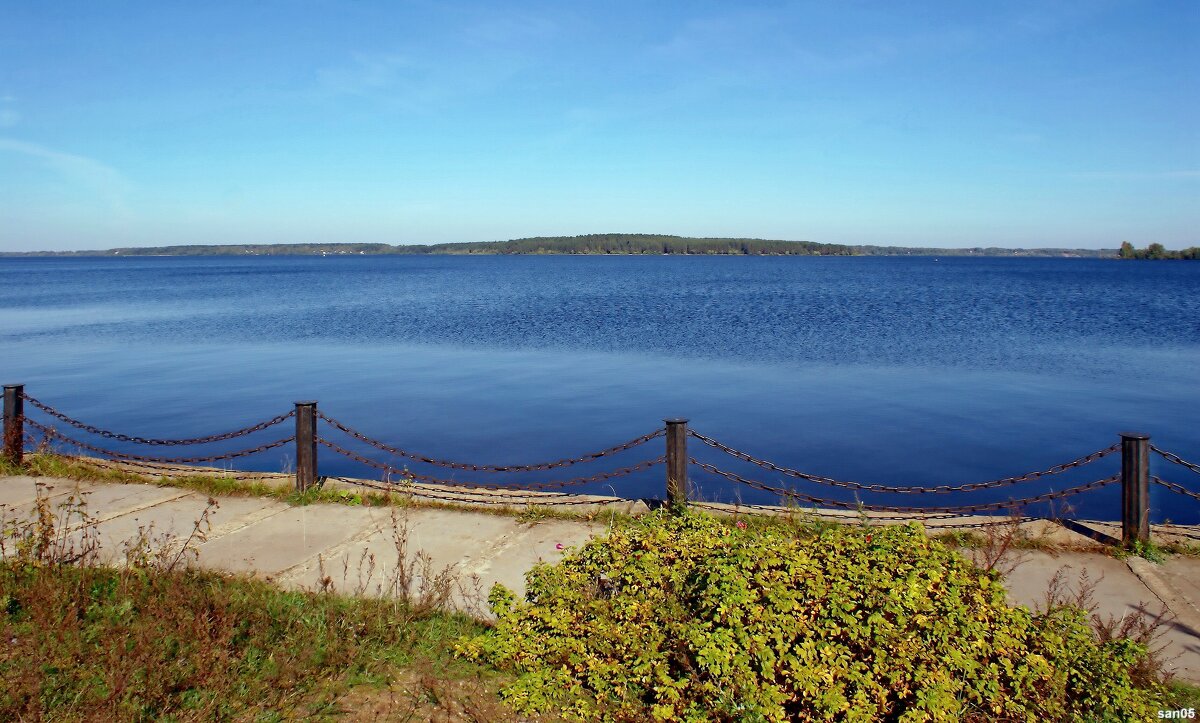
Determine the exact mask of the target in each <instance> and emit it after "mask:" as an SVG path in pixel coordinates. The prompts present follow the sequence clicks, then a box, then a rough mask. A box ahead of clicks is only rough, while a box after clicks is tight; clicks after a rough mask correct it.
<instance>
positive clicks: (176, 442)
mask: <svg viewBox="0 0 1200 723" xmlns="http://www.w3.org/2000/svg"><path fill="white" fill-rule="evenodd" d="M23 396H24V397H25V401H27V402H29V403H30V404H32V405H33V406H35V407H37V408H38V409H40V410H42V411H43V412H45V413H46V414H48V415H50V416H51V417H54V418H55V419H57V420H59V421H61V422H64V423H66V424H69V425H71V426H72V427H75V428H77V429H82V430H83V431H85V432H88V433H90V434H95V435H97V436H99V437H104V438H105V439H115V440H117V441H119V442H132V443H133V444H145V445H150V446H156V447H183V446H187V445H193V444H208V443H210V442H224V441H225V440H227V439H235V438H237V437H244V436H246V435H247V434H253V433H254V432H259V431H262V430H264V429H267V428H268V427H274V426H275V425H276V424H280V423H282V422H285V421H287V420H288V419H291V418H292V417H294V416H296V412H295V410H292V411H290V412H288V413H287V414H280V415H279V416H278V417H272V418H271V419H268V420H266V421H263V422H259V423H258V424H255V425H252V426H249V427H243V428H241V429H235V430H234V431H232V432H224V433H222V434H213V435H210V436H208V437H195V438H193V439H149V438H146V437H133V436H130V435H128V434H119V433H117V432H110V431H109V430H107V429H101V428H99V427H94V426H92V425H90V424H87V423H86V422H81V421H79V420H78V419H74V418H72V417H69V416H67V415H66V414H64V413H62V412H61V411H59V410H57V409H55V408H54V407H51V406H50V405H48V404H45V403H43V402H40V401H38V400H37V399H34V398H33V397H31V396H29V395H28V394H25V395H23Z"/></svg>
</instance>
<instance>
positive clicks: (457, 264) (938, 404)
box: [0, 257, 1200, 522]
mask: <svg viewBox="0 0 1200 723" xmlns="http://www.w3.org/2000/svg"><path fill="white" fill-rule="evenodd" d="M0 345H2V346H0V349H2V350H3V356H2V358H0V376H2V377H3V381H5V382H6V383H11V382H24V383H26V384H27V391H28V393H29V394H31V395H33V396H35V397H38V398H40V399H42V400H44V401H47V402H49V403H51V404H53V405H55V406H57V407H59V408H60V409H63V410H64V411H66V412H68V413H70V414H72V415H74V416H76V417H79V418H82V419H84V420H86V421H93V422H95V423H97V424H99V425H100V426H104V427H107V428H110V429H115V430H117V431H120V432H125V433H129V434H140V435H143V436H191V435H199V434H206V433H211V432H217V431H224V430H227V429H232V428H234V427H236V426H241V425H243V424H246V423H250V422H254V421H258V420H259V419H261V418H265V417H268V416H272V415H274V414H277V413H280V412H281V411H286V410H287V409H290V408H291V403H292V402H293V401H295V400H299V399H317V400H319V401H320V405H321V408H322V410H323V411H325V412H326V413H328V414H331V415H333V416H335V417H338V418H340V419H343V420H344V421H346V422H348V423H349V424H351V425H352V426H357V427H359V428H361V429H363V430H364V431H366V432H368V433H370V434H372V435H374V436H377V437H380V438H382V439H384V440H387V441H389V442H391V443H393V444H396V445H399V446H403V447H405V448H408V449H412V450H415V451H418V452H422V453H426V454H430V455H434V456H442V457H451V458H457V459H464V460H467V461H477V462H490V463H505V462H518V463H519V462H532V461H540V460H542V459H552V458H557V457H561V456H565V455H574V454H578V453H583V452H588V451H591V450H593V449H598V448H601V447H605V446H608V445H610V444H612V443H615V442H619V441H623V440H624V439H627V438H630V437H633V436H636V435H638V434H641V433H643V432H646V431H649V430H651V429H653V428H655V427H657V426H659V425H660V424H661V420H662V418H663V417H667V416H683V417H688V418H690V419H691V424H692V426H693V427H694V428H695V429H697V430H699V431H701V432H704V433H705V434H708V435H710V436H714V437H717V438H719V439H721V440H723V441H725V442H727V443H728V444H731V445H732V446H735V447H740V448H743V449H746V450H747V451H749V452H752V453H755V454H757V455H759V456H762V457H765V458H768V459H772V460H775V461H778V462H780V463H782V464H786V465H791V466H795V467H800V468H802V469H804V470H806V471H809V472H813V473H816V474H822V475H826V476H831V477H837V478H841V479H854V480H860V481H864V482H882V483H888V484H901V485H903V484H943V483H958V482H970V481H980V480H986V479H991V478H994V477H999V476H1006V475H1010V474H1016V473H1021V472H1025V471H1028V470H1032V469H1037V468H1042V467H1046V466H1049V465H1051V464H1054V463H1057V462H1061V461H1065V460H1068V459H1071V458H1073V457H1076V456H1079V455H1082V454H1085V453H1087V452H1090V451H1093V450H1095V449H1098V448H1101V447H1105V446H1108V445H1109V444H1111V443H1112V442H1114V441H1116V440H1117V432H1118V431H1123V430H1133V431H1144V432H1147V433H1149V434H1151V435H1152V438H1153V441H1154V442H1155V443H1156V444H1158V445H1159V446H1161V447H1164V448H1167V449H1171V450H1174V451H1176V452H1178V453H1179V454H1181V455H1182V456H1184V457H1187V458H1191V459H1195V458H1200V425H1198V424H1197V422H1198V421H1200V384H1197V370H1198V369H1200V264H1194V263H1191V264H1189V263H1166V262H1160V263H1149V262H1144V263H1121V262H1116V261H1100V260H1077V259H966V258H945V259H941V260H940V261H934V260H933V259H930V258H740V257H736V258H735V257H707V258H706V257H650V258H645V257H350V258H346V257H340V258H339V257H326V258H321V257H274V258H233V257H228V258H218V257H208V258H190V259H189V258H138V259H118V258H103V259H0ZM286 433H287V432H284V433H283V434H277V433H276V432H275V431H272V432H267V433H264V436H262V437H260V438H256V441H257V440H259V439H261V441H267V440H270V439H274V438H275V437H277V436H284V434H286ZM233 446H237V445H233ZM218 447H219V445H218ZM661 447H662V444H661V441H658V440H656V441H655V442H653V443H651V445H650V446H648V447H644V448H642V449H639V450H637V451H631V452H628V453H626V454H625V455H623V456H621V457H619V458H618V459H616V460H614V461H613V465H615V466H622V465H625V464H631V463H634V462H637V461H640V460H641V459H644V458H647V457H651V456H657V455H658V454H660V453H661ZM692 447H693V451H694V452H695V453H697V455H698V456H701V457H703V458H705V459H707V460H709V461H714V462H715V461H717V460H718V459H719V458H718V457H716V456H715V455H713V454H709V452H711V451H712V450H707V449H703V448H700V447H699V445H698V443H696V442H694V441H693V443H692ZM227 448H229V447H227ZM355 448H356V449H357V447H355ZM209 449H215V448H209ZM322 454H323V456H322V459H321V472H322V473H325V474H350V473H362V472H363V470H362V469H361V468H359V467H357V466H356V465H355V464H354V463H352V462H349V461H341V460H338V459H336V458H334V457H333V456H332V455H330V454H327V453H325V450H322ZM287 456H288V454H286V453H282V452H279V451H278V450H276V451H275V452H274V453H267V454H265V455H263V456H261V457H257V458H253V461H252V462H247V463H246V464H245V466H247V467H253V468H257V469H271V470H278V469H279V468H280V467H281V465H284V464H287V462H288V459H286V457H287ZM1117 464H1118V463H1117V461H1116V458H1115V457H1113V458H1109V459H1105V460H1102V461H1101V462H1099V463H1097V464H1096V465H1092V466H1091V467H1089V468H1087V469H1085V470H1080V471H1079V473H1078V474H1074V475H1064V476H1063V477H1059V478H1056V479H1055V480H1053V481H1052V482H1049V483H1045V484H1034V485H1032V486H1020V487H1017V488H1008V489H1006V490H1001V491H999V492H996V493H990V496H988V494H984V495H974V496H972V497H971V498H970V499H971V500H977V501H992V500H1000V499H1006V498H1007V497H1008V496H1010V495H1014V494H1015V495H1016V496H1026V495H1028V494H1037V493H1040V492H1044V491H1046V490H1047V489H1051V488H1054V489H1061V488H1063V487H1065V486H1070V485H1073V484H1078V483H1081V482H1087V481H1091V480H1093V479H1097V478H1100V477H1105V476H1108V475H1109V474H1112V473H1113V472H1115V470H1116V468H1117ZM722 466H724V467H726V468H728V469H731V470H733V471H737V472H743V473H747V472H749V471H750V470H749V469H748V468H747V467H745V466H744V465H740V464H738V463H735V462H733V461H732V460H730V461H728V462H725V461H722ZM604 468H605V466H604V464H597V465H595V466H589V467H586V468H575V470H586V472H587V473H591V472H592V471H594V470H595V471H599V470H602V469H604ZM575 470H572V472H574V471H575ZM1177 470H1178V471H1177ZM421 471H425V472H432V470H427V469H426V470H421ZM1152 471H1153V472H1155V473H1158V474H1161V475H1162V476H1164V477H1165V478H1167V479H1171V480H1174V481H1177V482H1180V483H1183V484H1187V485H1188V486H1190V487H1192V488H1193V489H1200V476H1196V475H1193V474H1192V473H1190V472H1187V471H1186V470H1183V469H1182V468H1179V467H1175V466H1174V465H1168V464H1167V463H1165V462H1162V461H1161V460H1157V459H1156V461H1155V462H1154V463H1153V466H1152ZM443 476H445V475H443ZM747 476H751V475H747ZM753 476H754V477H755V478H757V479H761V480H763V481H767V482H771V483H774V482H776V481H778V478H777V477H775V476H772V475H769V474H767V473H758V474H756V475H753ZM457 477H458V478H460V479H466V478H472V477H471V475H467V474H460V475H457ZM662 477H663V473H662V470H661V468H658V469H655V470H653V471H651V472H650V473H648V474H644V475H640V476H637V477H634V478H632V479H626V480H624V481H619V482H614V483H613V484H612V487H613V489H614V491H616V492H618V493H620V494H623V495H626V496H643V495H647V496H661V490H662ZM532 478H536V476H535V477H531V479H532ZM695 482H696V483H697V484H698V485H699V487H700V489H701V491H702V493H703V494H704V495H706V496H709V497H710V498H724V499H731V498H733V497H735V496H737V497H740V498H741V499H743V500H746V501H759V502H764V501H770V500H769V499H767V498H764V497H763V496H761V495H760V494H756V493H754V492H753V491H752V490H748V489H743V490H742V491H740V492H735V491H733V490H731V489H729V486H728V485H727V484H722V483H718V482H716V481H714V480H712V479H710V478H708V477H707V476H706V475H705V474H704V473H702V472H700V473H697V474H696V475H695ZM601 489H606V488H601ZM802 489H805V490H807V491H811V492H816V493H820V494H829V492H827V491H825V490H822V489H819V488H815V487H812V486H805V487H802ZM833 496H835V497H837V498H838V499H852V498H850V497H847V496H846V495H844V494H841V495H839V494H836V492H835V493H834V494H833ZM926 499H927V500H928V501H929V502H935V501H936V502H942V499H940V498H939V499H937V500H934V499H929V498H921V500H918V501H922V500H926ZM1076 499H1079V500H1080V501H1079V502H1078V503H1077V504H1076V508H1077V512H1078V513H1079V514H1081V515H1086V516H1094V517H1104V518H1113V517H1116V516H1117V511H1118V504H1119V503H1118V499H1119V496H1118V490H1117V488H1116V487H1110V488H1107V489H1106V490H1104V491H1101V492H1097V493H1092V494H1089V495H1087V496H1086V497H1085V498H1076ZM864 500H866V501H877V502H885V503H888V502H890V503H900V504H905V503H911V502H912V499H896V498H887V497H872V498H864ZM1153 500H1154V503H1155V506H1156V508H1157V510H1158V515H1157V518H1161V517H1162V516H1164V515H1165V516H1167V517H1169V518H1170V519H1172V520H1175V521H1189V522H1196V521H1200V514H1197V510H1196V505H1195V503H1193V502H1191V501H1189V500H1187V499H1186V498H1182V497H1178V496H1175V495H1170V494H1169V493H1166V492H1165V491H1164V492H1162V493H1161V494H1160V493H1159V492H1157V491H1155V493H1154V495H1153ZM958 501H964V500H962V499H960V500H958Z"/></svg>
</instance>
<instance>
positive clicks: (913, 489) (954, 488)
mask: <svg viewBox="0 0 1200 723" xmlns="http://www.w3.org/2000/svg"><path fill="white" fill-rule="evenodd" d="M688 436H690V437H693V438H695V439H698V440H700V441H701V442H703V443H704V444H707V445H708V446H710V447H712V448H713V449H717V450H720V451H722V452H724V453H725V454H727V455H729V456H730V457H734V458H737V459H740V460H742V461H743V462H749V463H750V464H753V465H757V466H759V467H762V468H763V469H766V470H770V471H772V472H778V473H779V474H783V475H786V476H788V477H795V478H797V479H803V480H807V481H809V482H815V483H817V484H823V485H829V486H830V487H841V488H842V489H848V490H857V491H862V492H891V493H898V494H928V493H943V494H944V493H949V492H973V491H975V490H986V489H993V488H996V487H1005V486H1008V485H1014V484H1017V483H1020V482H1030V481H1032V480H1036V479H1040V478H1042V477H1048V476H1051V475H1056V474H1061V473H1062V472H1066V471H1067V470H1069V469H1074V468H1076V467H1082V466H1083V465H1085V464H1090V463H1092V462H1095V461H1096V460H1098V459H1102V458H1104V457H1107V456H1108V455H1110V454H1112V453H1113V452H1116V451H1117V450H1118V449H1120V448H1121V445H1120V444H1114V445H1112V446H1111V447H1105V448H1104V449H1101V450H1098V451H1096V452H1092V453H1091V454H1089V455H1086V456H1084V457H1080V458H1079V459H1075V460H1072V461H1070V462H1064V463H1062V464H1056V465H1054V466H1053V467H1050V468H1048V469H1044V470H1040V471H1037V472H1026V473H1025V474H1023V475H1018V476H1015V477H1004V478H1001V479H995V480H990V481H988V482H968V483H966V484H960V485H931V486H921V485H909V486H906V487H898V486H892V485H882V484H863V483H861V482H851V481H847V480H837V479H833V478H831V477H822V476H820V475H814V474H808V473H807V472H801V471H799V470H795V469H790V468H788V467H781V466H779V465H777V464H775V463H773V462H768V461H766V460H762V459H758V458H757V457H754V456H753V455H750V454H747V453H745V452H741V451H739V450H736V449H734V448H733V447H729V446H727V445H724V444H722V443H720V442H718V441H717V440H715V439H713V438H711V437H706V436H704V435H703V434H700V433H699V432H695V431H692V430H688Z"/></svg>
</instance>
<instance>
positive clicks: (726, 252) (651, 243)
mask: <svg viewBox="0 0 1200 723" xmlns="http://www.w3.org/2000/svg"><path fill="white" fill-rule="evenodd" d="M1155 246H1157V247H1158V248H1159V249H1161V248H1162V246H1161V245H1160V244H1151V248H1154V247H1155ZM1131 248H1132V247H1131ZM1194 251H1196V249H1189V250H1188V251H1185V252H1166V253H1168V254H1173V253H1188V252H1194ZM350 254H353V255H385V254H386V255H390V254H463V255H465V254H492V255H516V254H533V255H537V254H578V255H611V254H622V255H663V254H666V255H723V256H1060V257H1077V258H1115V257H1117V256H1118V251H1117V250H1116V249H1051V248H1040V249H1008V248H995V247H990V248H982V247H976V248H957V249H944V248H919V247H914V248H910V247H903V246H870V245H863V246H850V245H843V244H824V243H815V242H812V241H777V240H768V239H751V238H690V237H686V236H669V235H661V234H623V233H609V234H588V235H583V236H538V237H533V238H521V239H512V240H509V241H484V242H473V243H442V244H399V245H391V244H381V243H302V244H231V245H215V244H214V245H210V244H197V245H177V246H147V247H123V248H112V249H104V250H94V251H31V252H8V253H0V256H230V255H236V256H279V255H316V256H321V255H326V256H327V255H350ZM1193 257H1194V255H1193V256H1192V257H1186V258H1193ZM1153 258H1166V257H1163V256H1154V257H1153Z"/></svg>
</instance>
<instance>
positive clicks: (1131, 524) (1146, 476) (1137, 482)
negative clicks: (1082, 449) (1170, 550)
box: [1121, 432, 1150, 547]
mask: <svg viewBox="0 0 1200 723" xmlns="http://www.w3.org/2000/svg"><path fill="white" fill-rule="evenodd" d="M1149 541H1150V436H1149V435H1147V434H1137V433H1134V432H1121V542H1122V543H1123V544H1124V545H1125V546H1126V547H1131V546H1133V544H1134V543H1135V542H1141V543H1143V544H1145V543H1147V542H1149Z"/></svg>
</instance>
